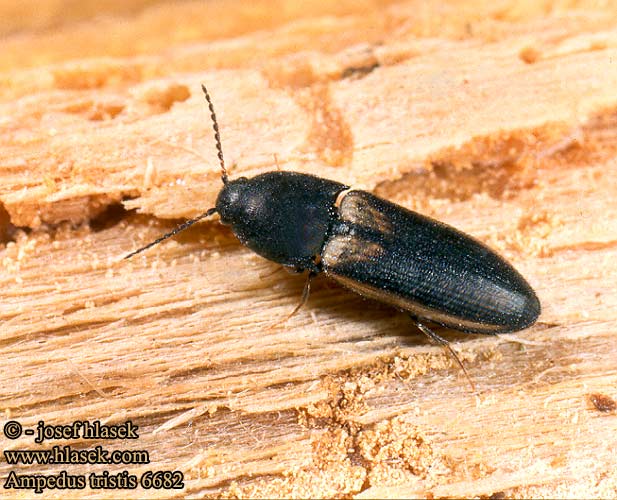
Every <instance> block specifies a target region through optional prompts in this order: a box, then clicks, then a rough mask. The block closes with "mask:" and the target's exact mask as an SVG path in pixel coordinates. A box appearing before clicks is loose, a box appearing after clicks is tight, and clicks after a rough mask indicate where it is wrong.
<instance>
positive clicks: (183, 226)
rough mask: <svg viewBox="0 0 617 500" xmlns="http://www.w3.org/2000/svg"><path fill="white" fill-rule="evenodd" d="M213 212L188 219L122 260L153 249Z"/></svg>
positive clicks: (211, 210)
mask: <svg viewBox="0 0 617 500" xmlns="http://www.w3.org/2000/svg"><path fill="white" fill-rule="evenodd" d="M214 212H216V208H211V209H209V210H208V211H206V212H204V213H203V214H201V215H198V216H197V217H195V218H194V219H189V220H187V221H186V222H183V223H182V224H180V225H179V226H177V227H176V228H174V229H172V230H171V231H169V232H168V233H167V234H164V235H163V236H161V237H160V238H157V239H156V240H154V241H153V242H152V243H148V244H147V245H146V246H145V247H141V248H139V249H138V250H135V251H134V252H131V253H130V254H128V255H127V256H126V257H124V258H125V259H130V258H131V257H132V256H133V255H136V254H138V253H141V252H143V251H144V250H148V248H150V247H153V246H154V245H158V244H159V243H160V242H161V241H164V240H166V239H167V238H171V237H172V236H174V235H176V234H178V233H179V232H180V231H184V230H185V229H187V228H189V227H191V226H192V225H193V224H195V223H196V222H199V221H200V220H201V219H205V218H206V217H210V216H211V215H212V214H213V213H214Z"/></svg>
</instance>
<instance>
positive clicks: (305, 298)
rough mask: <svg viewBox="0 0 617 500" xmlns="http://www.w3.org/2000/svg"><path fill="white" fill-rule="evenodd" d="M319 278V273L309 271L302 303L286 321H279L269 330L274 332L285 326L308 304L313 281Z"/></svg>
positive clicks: (301, 299) (303, 290)
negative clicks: (316, 277) (277, 328)
mask: <svg viewBox="0 0 617 500" xmlns="http://www.w3.org/2000/svg"><path fill="white" fill-rule="evenodd" d="M315 276H317V273H316V272H314V271H309V273H308V276H307V277H306V281H305V282H304V288H303V289H302V297H301V298H300V303H299V304H298V305H297V306H296V307H295V308H294V310H293V311H291V313H289V314H288V315H287V316H286V317H285V318H284V319H282V320H280V321H277V322H276V323H274V324H273V325H272V326H270V328H268V330H273V329H275V328H276V327H278V326H280V325H284V324H285V323H287V322H288V321H289V320H290V319H291V318H292V317H293V316H294V315H295V314H296V313H297V312H298V311H299V310H300V309H302V307H303V306H304V305H305V304H306V303H307V302H308V299H309V295H310V294H311V281H313V278H314V277H315Z"/></svg>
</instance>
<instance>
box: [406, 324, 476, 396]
mask: <svg viewBox="0 0 617 500" xmlns="http://www.w3.org/2000/svg"><path fill="white" fill-rule="evenodd" d="M409 317H410V318H411V319H412V320H413V321H414V323H415V324H416V326H417V327H418V329H419V330H420V331H421V332H422V333H423V334H424V335H426V336H427V337H428V338H429V339H431V340H432V341H433V342H435V343H436V344H439V345H440V346H442V347H443V348H444V349H445V350H446V352H447V353H448V354H449V355H450V356H451V357H452V358H453V359H454V360H455V361H456V362H457V363H458V365H459V366H460V367H461V370H463V373H464V374H465V377H467V380H468V381H469V384H470V385H471V388H472V390H473V392H477V391H476V386H475V384H474V383H473V380H471V377H470V376H469V373H467V370H466V369H465V365H463V362H462V361H461V359H460V358H459V357H458V354H456V351H455V350H454V349H452V346H451V345H450V342H448V341H447V340H446V339H444V338H443V337H441V336H439V335H437V334H436V333H435V332H434V331H433V330H431V329H430V328H429V327H428V326H426V325H425V324H423V323H421V322H420V320H418V318H416V317H415V316H413V315H412V314H410V315H409Z"/></svg>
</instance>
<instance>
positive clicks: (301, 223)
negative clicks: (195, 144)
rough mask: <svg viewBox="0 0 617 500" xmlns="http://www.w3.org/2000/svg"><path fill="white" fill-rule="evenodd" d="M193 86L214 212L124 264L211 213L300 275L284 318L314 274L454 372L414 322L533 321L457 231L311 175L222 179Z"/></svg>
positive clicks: (513, 284)
mask: <svg viewBox="0 0 617 500" xmlns="http://www.w3.org/2000/svg"><path fill="white" fill-rule="evenodd" d="M202 89H203V92H204V95H205V97H206V101H207V103H208V108H209V110H210V116H211V119H212V126H213V129H214V136H215V142H216V148H217V153H218V158H219V162H220V166H221V172H222V174H221V176H222V180H223V188H222V189H221V191H220V192H219V194H218V198H217V200H216V206H215V207H214V208H211V209H209V210H208V211H206V212H204V213H203V214H201V215H199V216H198V217H196V218H194V219H190V220H188V221H186V222H185V223H184V224H181V225H180V226H178V227H176V228H175V229H174V230H173V231H171V232H169V233H167V234H165V235H163V236H161V237H160V238H158V239H157V240H155V241H153V242H152V243H150V244H148V245H146V246H144V247H143V248H140V249H138V250H136V251H134V252H132V253H131V254H129V255H127V256H126V257H125V258H129V257H131V256H133V255H135V254H137V253H139V252H142V251H143V250H146V249H148V248H150V247H151V246H153V245H156V244H157V243H160V242H161V241H163V240H165V239H167V238H169V237H171V236H173V235H175V234H177V233H178V232H180V231H183V230H184V229H186V228H188V227H189V226H191V225H193V224H194V223H195V222H197V221H199V220H201V219H203V218H206V217H209V216H211V215H213V214H214V213H218V214H219V216H220V219H221V223H223V224H225V225H229V226H231V229H232V231H233V233H234V234H235V235H236V237H237V238H238V240H240V242H241V243H242V244H243V245H246V246H247V247H249V248H250V249H251V250H253V251H254V252H256V253H258V254H259V255H261V256H262V257H265V258H266V259H268V260H271V261H274V262H277V263H279V264H282V265H283V266H287V267H289V268H291V269H293V270H295V271H298V272H302V271H308V273H309V274H308V279H307V281H306V285H305V287H304V291H303V294H302V301H301V303H300V304H299V305H298V307H296V309H294V311H293V312H292V315H293V314H294V313H295V312H296V311H297V310H298V309H299V308H300V307H301V306H302V305H303V304H304V303H305V302H306V300H307V299H308V295H309V291H310V283H311V279H312V278H313V277H314V276H315V275H316V274H318V273H321V272H323V273H325V274H326V276H329V277H330V278H332V279H334V280H335V281H338V282H339V283H341V284H342V285H343V286H345V287H347V288H349V289H350V290H352V291H354V292H357V293H359V294H360V295H363V296H365V297H369V298H371V299H376V300H379V301H381V302H385V303H387V304H390V305H392V306H394V307H397V308H398V309H401V310H403V311H406V312H407V313H408V314H409V315H410V316H411V317H412V319H413V320H414V321H415V322H416V324H417V325H418V327H419V328H420V330H421V331H422V332H424V333H425V334H426V335H428V336H429V337H430V338H431V339H433V340H435V341H436V342H438V343H440V344H442V345H444V346H445V347H446V348H447V349H449V351H450V353H451V354H452V355H453V356H454V358H455V359H456V361H457V362H458V363H459V365H460V366H461V367H462V368H463V370H465V369H464V367H463V365H462V363H461V362H460V360H459V359H458V357H457V356H456V354H455V353H454V351H453V350H452V349H451V348H450V347H449V345H448V342H447V341H446V340H445V339H443V338H441V337H440V336H438V335H437V334H436V333H434V332H433V331H432V330H430V329H429V328H428V327H427V326H426V325H425V324H424V323H423V322H424V321H429V322H432V323H437V324H440V325H443V326H445V327H448V328H452V329H455V330H459V331H462V332H469V333H483V334H497V333H505V332H513V331H517V330H522V329H524V328H526V327H528V326H530V325H532V324H533V323H534V322H535V321H536V319H537V318H538V316H539V314H540V302H539V300H538V298H537V296H536V294H535V292H534V291H533V289H532V288H531V286H530V285H529V284H528V283H527V281H525V279H524V278H523V277H522V276H521V275H520V274H519V273H518V272H517V271H516V269H514V268H513V267H512V266H511V265H510V264H509V263H508V262H507V261H506V260H505V259H503V258H502V257H501V256H499V255H498V254H497V253H495V252H494V251H493V250H491V249H490V248H488V247H487V246H486V245H484V244H483V243H480V242H479V241H477V240H476V239H474V238H472V237H470V236H468V235H466V234H464V233H462V232H461V231H458V230H457V229H454V228H452V227H450V226H447V225H446V224H443V223H441V222H438V221H436V220H433V219H431V218H429V217H425V216H423V215H420V214H418V213H416V212H412V211H411V210H407V209H405V208H403V207H401V206H399V205H395V204H394V203H390V202H388V201H386V200H383V199H381V198H379V197H377V196H374V195H372V194H371V193H368V192H366V191H358V190H351V189H350V188H349V187H348V186H346V185H344V184H341V183H339V182H335V181H331V180H328V179H322V178H320V177H316V176H313V175H308V174H300V173H295V172H278V171H277V172H267V173H264V174H261V175H257V176H255V177H252V178H250V179H247V178H246V177H240V178H238V179H235V180H229V179H228V176H227V170H226V168H225V162H224V159H223V150H222V146H221V140H220V135H219V129H218V124H217V121H216V115H215V113H214V107H213V105H212V101H211V99H210V96H209V94H208V91H207V89H206V87H205V86H204V85H202ZM465 373H466V372H465ZM472 385H473V383H472Z"/></svg>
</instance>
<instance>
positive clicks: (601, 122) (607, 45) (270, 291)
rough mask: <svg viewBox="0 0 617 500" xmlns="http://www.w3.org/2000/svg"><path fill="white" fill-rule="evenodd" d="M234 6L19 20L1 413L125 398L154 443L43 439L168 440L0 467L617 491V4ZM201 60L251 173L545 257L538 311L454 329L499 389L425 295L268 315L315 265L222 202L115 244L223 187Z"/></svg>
mask: <svg viewBox="0 0 617 500" xmlns="http://www.w3.org/2000/svg"><path fill="white" fill-rule="evenodd" d="M43 3H44V2H43ZM86 3H87V2H86ZM144 3H146V2H137V3H136V4H138V5H141V4H144ZM242 4H243V2H208V3H205V4H202V3H201V2H196V3H179V4H177V5H169V4H167V3H162V4H160V5H154V6H152V7H150V8H148V9H145V10H138V9H136V10H135V11H133V12H132V13H131V14H126V13H124V14H123V16H124V17H122V18H121V17H113V16H111V17H110V16H108V17H104V18H97V19H93V20H82V21H81V22H79V23H78V22H76V21H75V22H72V23H67V24H64V25H57V24H54V26H53V27H49V28H48V29H47V30H45V31H41V30H38V31H34V30H32V29H30V30H29V31H28V30H26V31H25V32H21V33H12V34H7V35H5V38H6V39H5V40H4V41H3V45H4V50H3V51H2V53H1V54H0V58H2V59H0V68H2V71H3V72H2V73H1V74H0V130H1V132H0V148H1V149H0V151H1V155H0V179H1V182H0V202H1V203H2V207H3V211H4V213H3V214H0V215H2V217H1V219H0V220H1V221H2V237H3V242H4V246H3V248H2V250H1V251H0V256H1V262H2V271H1V274H0V280H1V283H2V285H1V286H2V292H1V299H0V321H1V322H2V333H1V339H2V342H1V345H2V357H1V359H0V373H1V374H2V376H1V383H0V384H1V385H0V390H1V393H0V401H1V403H2V409H3V410H4V412H3V417H4V418H3V422H5V421H8V420H10V419H14V420H17V421H19V422H20V423H21V424H22V425H23V426H24V428H35V426H36V423H37V422H38V421H39V420H44V421H45V422H46V423H50V424H70V423H72V422H73V421H76V420H89V421H94V420H101V421H102V422H105V423H108V424H114V423H116V424H118V423H122V422H125V421H126V420H131V421H133V422H134V423H136V424H137V425H139V435H140V437H139V439H138V440H137V441H136V442H130V443H127V442H126V441H110V440H102V441H96V442H95V443H93V442H87V441H85V440H77V441H70V442H67V441H60V442H51V443H47V447H51V446H52V445H53V444H61V445H65V444H71V445H72V446H74V447H76V448H79V447H94V446H96V445H99V444H100V445H101V446H103V447H105V448H107V449H140V450H148V452H149V453H150V460H151V463H150V464H147V465H105V466H102V465H96V466H89V465H88V466H85V465H67V466H62V467H60V466H57V465H37V466H19V467H17V466H9V465H7V463H6V462H5V461H3V462H1V463H0V469H1V471H2V473H1V476H2V478H3V481H4V478H6V477H7V475H8V474H9V472H10V471H15V472H16V473H17V474H30V475H32V474H57V473H58V472H59V471H60V470H63V469H64V470H67V471H68V472H69V473H70V474H86V475H88V474H89V473H90V472H97V473H101V472H102V471H104V470H107V471H109V472H110V474H116V473H118V472H121V471H123V470H128V471H129V472H130V473H132V474H136V475H138V474H140V473H142V472H143V471H146V470H179V471H182V472H183V473H184V474H185V488H184V489H183V490H161V491H158V492H155V493H153V492H152V491H147V492H146V491H145V490H143V489H141V488H138V489H136V490H134V491H126V490H125V491H116V490H106V491H96V490H90V489H86V490H83V491H80V490H52V491H50V492H49V493H50V494H52V495H57V496H62V497H65V496H71V495H72V496H76V497H77V496H79V497H81V496H84V495H85V496H90V497H100V496H101V495H102V496H109V497H114V496H119V497H127V496H131V495H134V496H136V497H144V496H148V495H150V494H152V496H160V497H173V496H185V495H187V494H190V495H209V496H221V495H223V496H239V497H248V496H250V497H256V496H284V497H297V496H300V497H308V496H318V497H332V496H356V495H357V496H360V497H410V496H411V497H423V496H434V497H441V496H456V497H460V496H490V495H493V494H495V495H503V496H505V497H530V496H537V497H615V496H617V475H616V473H615V471H616V470H617V454H616V453H615V449H617V415H616V414H615V411H614V410H611V405H610V404H608V405H606V404H602V405H598V404H597V401H598V400H601V399H602V398H608V399H605V400H604V401H609V402H610V400H611V399H613V398H617V389H616V384H617V370H616V368H615V359H617V347H616V345H617V344H616V342H615V340H616V333H615V332H616V326H617V296H616V294H615V292H614V288H615V282H616V278H617V265H616V262H617V238H616V236H615V235H616V234H617V201H616V194H617V175H615V174H616V167H615V156H616V153H617V65H616V64H615V63H614V61H615V60H616V58H617V29H615V21H616V19H617V15H616V14H615V13H614V12H612V11H610V10H602V9H601V8H600V7H598V6H597V3H596V2H591V1H588V2H585V1H581V2H567V3H565V4H564V3H563V2H558V1H553V2H550V1H546V2H532V3H530V4H529V5H527V4H526V3H520V2H512V1H510V2H508V1H499V2H491V5H490V6H488V7H487V6H486V5H485V3H484V2H472V1H468V2H456V1H451V2H448V3H447V4H446V5H444V3H443V2H434V3H432V4H429V3H427V2H414V1H407V2H404V1H403V2H401V3H382V4H379V5H377V4H373V3H371V2H364V3H362V2H337V3H336V7H330V6H324V5H323V4H322V3H321V2H317V3H315V5H311V4H310V3H309V2H301V3H298V4H288V3H286V2H282V1H281V2H275V3H269V2H259V1H257V2H252V3H251V6H250V8H249V7H248V6H247V5H246V4H245V5H244V6H243V5H242ZM531 4H533V5H531ZM562 4H563V5H562ZM574 4H576V5H574ZM50 5H51V2H50ZM607 9H608V8H607ZM86 10H87V9H86ZM124 12H125V11H124ZM112 14H113V12H112ZM74 17H77V18H78V17H79V15H77V14H76V15H75V16H74ZM42 19H43V20H41V19H39V20H37V21H36V22H34V21H33V22H32V23H29V24H27V26H28V27H31V26H40V25H41V23H44V18H42ZM50 19H56V17H54V16H52V15H51V14H50ZM7 23H8V24H7V25H8V26H10V29H8V28H7V29H5V30H4V31H5V32H9V31H10V32H12V31H13V30H14V29H15V26H14V25H13V24H11V23H17V20H11V22H9V21H7ZM172 27H173V28H172ZM80 42H81V43H80ZM201 83H206V84H207V85H208V87H209V89H210V92H211V94H212V96H213V99H214V103H215V107H216V110H217V114H218V117H219V124H220V128H221V134H222V140H223V148H224V150H225V154H226V161H227V163H228V165H230V171H231V173H230V175H231V176H232V177H235V176H239V175H246V176H250V175H254V174H256V173H258V172H263V171H267V170H271V169H275V168H277V166H276V165H277V163H278V166H279V167H280V168H281V169H284V170H296V171H304V172H311V173H316V174H319V175H321V176H324V177H328V178H332V179H336V180H340V181H343V182H345V183H349V184H352V185H354V186H357V187H362V188H365V189H369V190H372V191H373V192H375V193H377V194H379V195H381V196H384V197H386V198H388V199H391V200H393V201H395V202H397V203H400V204H402V205H404V206H407V207H409V208H412V209H416V210H419V211H421V212H423V213H426V214H428V215H432V216H435V217H437V218H439V219H440V220H443V221H445V222H447V223H450V224H453V225H455V226H456V227H459V228H460V229H462V230H464V231H466V232H469V233H470V234H473V235H475V236H477V237H478V238H480V239H482V240H484V241H485V242H487V243H488V244H490V245H491V246H493V247H494V248H495V249H497V250H498V251H500V252H501V253H503V254H504V255H505V256H507V257H508V258H509V259H510V260H511V261H512V262H513V263H514V264H515V266H516V267H517V268H518V269H519V270H520V271H521V272H522V274H523V275H524V276H526V277H527V278H528V279H529V281H530V282H531V283H532V284H533V286H534V287H535V288H536V290H537V291H538V294H539V296H540V299H541V301H542V304H543V313H542V316H541V318H540V321H539V322H538V323H537V325H535V326H534V327H532V328H530V329H528V330H526V331H524V332H520V333H517V334H515V335H503V336H499V337H495V338H493V337H481V336H480V337H478V336H466V335H456V334H453V333H449V332H441V333H443V334H445V335H448V336H449V338H450V339H451V340H452V341H453V346H454V348H455V349H456V350H457V351H458V352H459V353H460V356H461V358H462V359H463V361H464V363H465V365H466V367H467V369H468V370H469V372H470V374H471V376H472V377H473V379H474V381H475V383H476V385H477V387H478V390H479V394H477V395H476V394H474V393H473V392H471V391H470V389H469V386H468V384H467V383H466V381H465V380H464V378H463V377H462V375H461V373H460V371H459V369H458V368H457V366H456V365H455V364H454V363H452V361H451V360H450V359H449V358H448V357H447V355H446V354H445V353H444V352H443V351H442V350H441V349H440V348H439V347H436V346H433V345H430V344H429V343H428V342H427V341H426V340H425V339H424V338H423V337H422V336H421V335H419V334H418V333H417V332H416V330H415V329H414V327H413V326H412V325H411V324H410V323H409V321H408V320H407V318H406V316H405V315H403V314H399V313H396V312H393V311H392V310H391V309H389V308H388V307H386V306H382V305H378V304H373V303H369V302H365V301H363V300H362V299H361V298H359V297H357V296H355V295H353V294H350V293H348V292H345V291H344V290H342V289H341V288H340V287H338V286H336V285H334V284H333V283H331V282H328V281H326V280H325V279H318V280H316V281H315V283H314V286H313V292H312V295H311V298H310V301H309V303H308V305H307V306H306V307H305V308H304V309H303V310H302V311H300V312H299V313H298V314H297V315H295V316H294V317H293V318H291V319H290V320H289V321H288V322H287V323H286V324H285V325H283V326H279V327H275V328H271V326H272V325H273V324H275V323H276V322H277V320H278V319H280V318H284V317H285V315H286V314H288V313H289V312H290V311H291V310H292V309H293V307H294V306H295V305H296V304H297V301H298V300H299V297H300V293H301V290H302V285H303V280H302V278H300V277H298V276H291V275H288V274H287V273H285V272H278V271H277V266H275V265H274V264H272V263H269V262H267V261H265V260H263V259H261V258H260V257H258V256H256V255H254V254H252V253H251V252H250V251H248V250H247V249H245V248H243V247H241V246H240V245H239V244H238V243H237V242H236V240H235V239H234V238H233V236H232V235H231V233H230V232H229V230H228V229H227V228H224V227H223V226H221V225H219V224H218V223H217V222H216V221H215V220H213V221H209V222H205V223H202V224H200V225H199V227H195V228H193V229H191V230H189V231H187V232H186V233H184V234H182V235H180V236H179V237H177V238H176V239H175V240H171V241H167V242H165V243H163V244H161V245H159V246H158V247H156V248H155V249H152V250H151V251H149V252H147V253H145V254H141V255H139V256H137V257H135V258H134V259H133V260H131V261H124V260H122V257H123V256H124V255H126V254H127V253H128V252H129V251H131V250H134V249H135V248H137V247H138V246H141V245H143V244H145V243H147V242H148V241H150V240H151V239H153V238H155V237H157V236H158V235H160V234H161V233H163V232H165V231H167V230H169V229H170V228H172V227H173V226H174V224H175V222H176V221H175V219H183V218H187V217H191V216H194V215H196V214H198V213H200V212H203V211H204V210H206V209H207V208H209V207H211V206H213V204H214V201H215V198H216V194H217V192H218V190H219V189H220V186H221V182H220V172H219V170H218V164H217V160H216V154H215V150H214V143H213V138H212V131H211V128H210V122H209V116H208V113H207V108H206V105H205V103H204V101H203V96H202V95H201V91H200V88H199V85H200V84H201ZM128 209H137V211H138V212H139V213H140V214H141V215H139V214H136V213H134V212H129V211H128ZM598 398H600V399H598ZM594 401H595V403H594ZM0 442H1V443H2V447H3V450H6V449H44V448H46V446H40V445H36V444H34V443H33V441H32V438H31V437H26V436H22V437H21V438H20V439H17V440H14V441H11V440H9V439H7V438H6V437H5V436H3V437H2V438H1V440H0ZM6 493H7V491H5V494H6ZM8 494H13V495H20V494H24V491H20V490H9V491H8Z"/></svg>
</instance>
